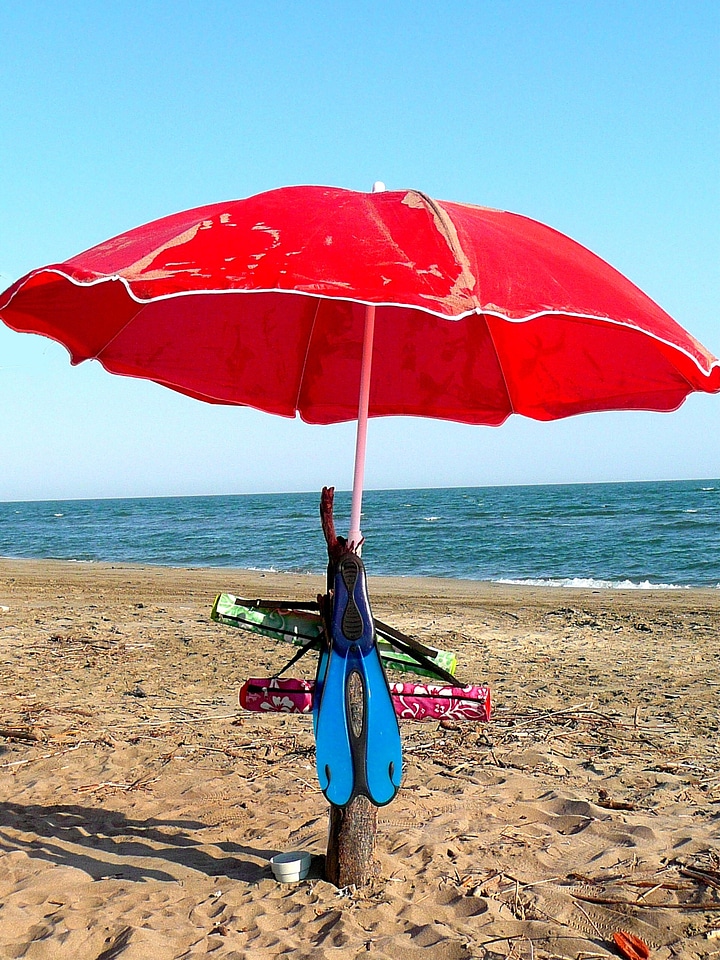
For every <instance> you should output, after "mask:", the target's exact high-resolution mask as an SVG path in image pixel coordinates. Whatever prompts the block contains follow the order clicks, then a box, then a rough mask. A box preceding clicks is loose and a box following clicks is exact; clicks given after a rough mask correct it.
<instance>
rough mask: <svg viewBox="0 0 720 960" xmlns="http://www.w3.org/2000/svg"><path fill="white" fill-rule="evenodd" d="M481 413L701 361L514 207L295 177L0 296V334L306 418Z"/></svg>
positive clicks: (572, 247) (53, 269)
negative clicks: (370, 336)
mask: <svg viewBox="0 0 720 960" xmlns="http://www.w3.org/2000/svg"><path fill="white" fill-rule="evenodd" d="M366 305H371V306H374V307H375V311H374V312H375V328H374V349H373V375H372V382H371V385H370V391H369V406H368V413H369V416H371V417H372V416H383V415H390V414H398V415H419V416H426V417H437V418H442V419H448V420H456V421H461V422H465V423H476V424H490V425H498V424H500V423H502V422H503V421H504V420H505V419H506V418H507V417H508V416H509V415H510V414H511V413H519V414H523V415H525V416H528V417H532V418H534V419H537V420H551V419H556V418H559V417H565V416H569V415H571V414H576V413H583V412H587V411H593V410H609V409H628V408H633V409H645V410H673V409H675V408H676V407H678V406H679V405H680V404H681V403H682V401H683V400H684V399H685V397H686V396H687V394H688V393H690V392H692V391H694V390H704V391H717V390H720V367H719V366H718V361H717V360H715V359H714V357H712V356H711V355H710V354H709V353H708V351H707V350H706V349H705V348H704V347H703V346H702V345H701V344H699V343H698V342H697V341H696V340H695V339H694V338H693V337H692V336H690V335H689V334H688V333H687V332H686V331H684V330H683V329H682V328H681V327H680V326H679V325H678V324H677V323H676V322H675V321H674V320H673V319H672V318H671V317H669V316H668V314H667V313H665V312H664V311H663V310H662V309H661V308H660V307H659V306H657V304H655V303H654V302H653V301H652V300H650V299H649V298H648V297H647V296H645V294H643V293H642V292H641V291H640V290H639V289H638V288H637V287H635V286H634V285H633V284H632V283H630V281H628V280H627V279H626V278H625V277H623V276H622V275H621V274H619V273H618V272H617V271H616V270H614V269H613V268H612V267H610V266H609V265H608V264H607V263H605V262H604V261H603V260H601V259H600V258H598V257H596V256H595V255H594V254H592V253H591V252H589V251H588V250H587V249H585V248H584V247H582V246H581V245H579V244H577V243H575V242H574V241H573V240H570V239H569V238H567V237H565V236H563V235H562V234H560V233H558V232H557V231H555V230H553V229H551V228H550V227H547V226H544V225H543V224H540V223H538V222H536V221H533V220H530V219H528V218H526V217H522V216H518V215H516V214H512V213H506V212H502V211H498V210H490V209H486V208H483V207H478V206H471V205H469V204H461V203H449V202H445V201H437V200H432V199H430V198H429V197H427V196H425V195H424V194H422V193H419V192H417V191H414V190H409V191H408V190H405V191H395V192H393V191H388V192H379V193H359V192H355V191H350V190H342V189H337V188H331V187H318V186H296V187H285V188H282V189H278V190H272V191H269V192H267V193H262V194H259V195H257V196H253V197H249V198H247V199H244V200H235V201H230V202H227V203H218V204H213V205H210V206H205V207H198V208H196V209H194V210H189V211H185V212H182V213H177V214H174V215H173V216H169V217H164V218H163V219H161V220H156V221H154V222H153V223H149V224H146V225H145V226H141V227H138V228H136V229H134V230H130V231H128V232H127V233H124V234H121V235H120V236H118V237H115V238H113V239H111V240H108V241H107V242H105V243H102V244H100V245H98V246H96V247H93V248H92V249H90V250H87V251H86V252H84V253H81V254H79V255H78V256H76V257H73V258H72V259H70V260H68V261H66V262H65V263H61V264H54V265H51V266H48V267H44V268H42V269H39V270H34V271H32V272H31V273H29V274H28V275H27V276H25V277H23V278H22V279H20V280H18V281H17V282H16V283H15V284H13V285H12V286H11V287H10V288H9V289H8V290H6V291H5V293H4V294H2V295H0V316H2V319H3V320H4V321H5V323H6V324H7V325H8V326H10V327H11V328H12V329H14V330H18V331H24V332H29V333H39V334H43V335H45V336H48V337H51V338H53V339H55V340H58V341H60V342H61V343H63V344H64V345H65V346H66V347H67V349H68V350H69V351H70V354H71V358H72V362H73V363H80V362H81V361H83V360H86V359H97V360H99V361H100V362H101V363H102V364H103V366H104V367H105V368H106V369H107V370H109V371H111V372H113V373H118V374H124V375H127V376H135V377H144V378H147V379H151V380H155V381H157V382H158V383H161V384H164V385H166V386H168V387H172V388H173V389H175V390H179V391H181V392H182V393H185V394H188V395H190V396H193V397H197V398H199V399H201V400H205V401H209V402H212V403H226V404H241V405H247V406H251V407H256V408H258V409H260V410H264V411H267V412H268V413H274V414H280V415H283V416H288V417H292V416H295V415H296V414H299V415H300V416H301V417H302V418H303V420H305V421H307V422H309V423H335V422H340V421H344V420H352V419H355V418H356V417H357V416H358V393H359V382H360V370H361V361H362V352H363V338H364V333H365V316H366V310H365V307H366Z"/></svg>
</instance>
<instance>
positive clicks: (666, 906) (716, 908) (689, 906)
mask: <svg viewBox="0 0 720 960" xmlns="http://www.w3.org/2000/svg"><path fill="white" fill-rule="evenodd" d="M570 895H571V896H572V897H573V898H574V899H575V900H583V901H584V902H585V903H596V904H599V905H600V906H605V907H639V908H643V907H647V908H650V909H651V910H706V911H709V912H711V913H720V903H645V901H644V900H622V899H621V898H619V897H591V896H589V895H588V894H584V893H571V894H570Z"/></svg>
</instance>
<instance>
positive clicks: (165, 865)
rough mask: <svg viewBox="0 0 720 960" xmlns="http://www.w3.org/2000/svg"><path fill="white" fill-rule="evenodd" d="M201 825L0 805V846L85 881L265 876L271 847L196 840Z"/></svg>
mask: <svg viewBox="0 0 720 960" xmlns="http://www.w3.org/2000/svg"><path fill="white" fill-rule="evenodd" d="M208 827H209V825H208V824H206V823H202V822H200V821H194V820H166V821H163V820H157V819H152V818H151V819H148V820H132V819H130V818H129V817H126V816H125V815H124V814H122V813H119V812H118V811H116V810H105V809H103V808H100V807H82V806H78V805H67V804H58V805H49V806H42V805H40V804H28V805H23V804H20V803H3V804H2V805H0V849H2V850H4V851H5V852H8V853H9V852H11V851H17V850H20V851H23V852H24V853H26V854H27V856H29V857H32V858H39V859H42V860H47V861H48V862H50V863H52V864H55V865H59V866H67V867H74V868H75V869H78V870H82V871H84V872H85V873H87V874H88V876H90V877H92V879H93V880H102V879H107V878H115V879H123V880H131V881H147V880H160V881H176V880H178V879H180V878H181V877H183V876H185V875H186V874H187V871H188V870H192V871H196V872H198V873H203V874H206V875H207V876H209V877H223V876H224V877H230V878H232V879H234V880H244V881H247V882H248V883H253V882H257V881H258V880H261V879H262V878H263V877H267V876H269V868H268V866H267V861H268V860H269V858H270V857H272V856H273V855H274V854H275V853H277V852H278V851H277V850H271V849H267V850H265V849H258V848H254V847H247V846H241V845H239V844H235V843H231V842H229V841H223V842H219V843H213V842H203V841H200V840H198V839H197V837H196V835H195V834H196V833H197V832H198V831H202V830H206V829H208ZM212 850H215V851H220V852H221V853H224V854H226V856H215V855H213V853H212V852H210V851H212ZM258 860H259V861H261V862H260V863H258V862H256V861H258Z"/></svg>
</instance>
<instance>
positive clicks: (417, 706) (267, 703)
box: [240, 677, 491, 721]
mask: <svg viewBox="0 0 720 960" xmlns="http://www.w3.org/2000/svg"><path fill="white" fill-rule="evenodd" d="M389 687H390V695H391V697H392V702H393V707H394V708H395V713H396V714H397V716H398V718H399V719H401V720H481V721H488V720H489V719H490V714H491V700H490V688H489V687H487V686H486V685H485V684H469V685H468V686H463V687H451V686H440V685H438V684H434V683H390V684H389ZM314 690H315V682H314V681H313V680H297V679H294V678H291V677H288V678H285V677H264V678H259V677H253V678H251V679H249V680H246V681H245V683H244V684H243V685H242V687H241V688H240V706H241V707H242V708H243V709H244V710H250V711H252V712H254V713H306V714H309V713H310V712H311V711H312V704H313V693H314Z"/></svg>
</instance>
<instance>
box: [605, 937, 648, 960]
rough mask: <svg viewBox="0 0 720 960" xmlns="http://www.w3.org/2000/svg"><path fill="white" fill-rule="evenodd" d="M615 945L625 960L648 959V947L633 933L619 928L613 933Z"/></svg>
mask: <svg viewBox="0 0 720 960" xmlns="http://www.w3.org/2000/svg"><path fill="white" fill-rule="evenodd" d="M613 940H614V941H615V946H616V947H617V948H618V950H619V951H620V953H621V954H622V955H623V956H624V957H627V960H649V957H650V947H649V946H648V945H647V944H646V943H645V941H644V940H641V939H640V937H636V936H635V934H634V933H625V932H624V931H623V930H619V931H618V932H617V933H614V934H613Z"/></svg>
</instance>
